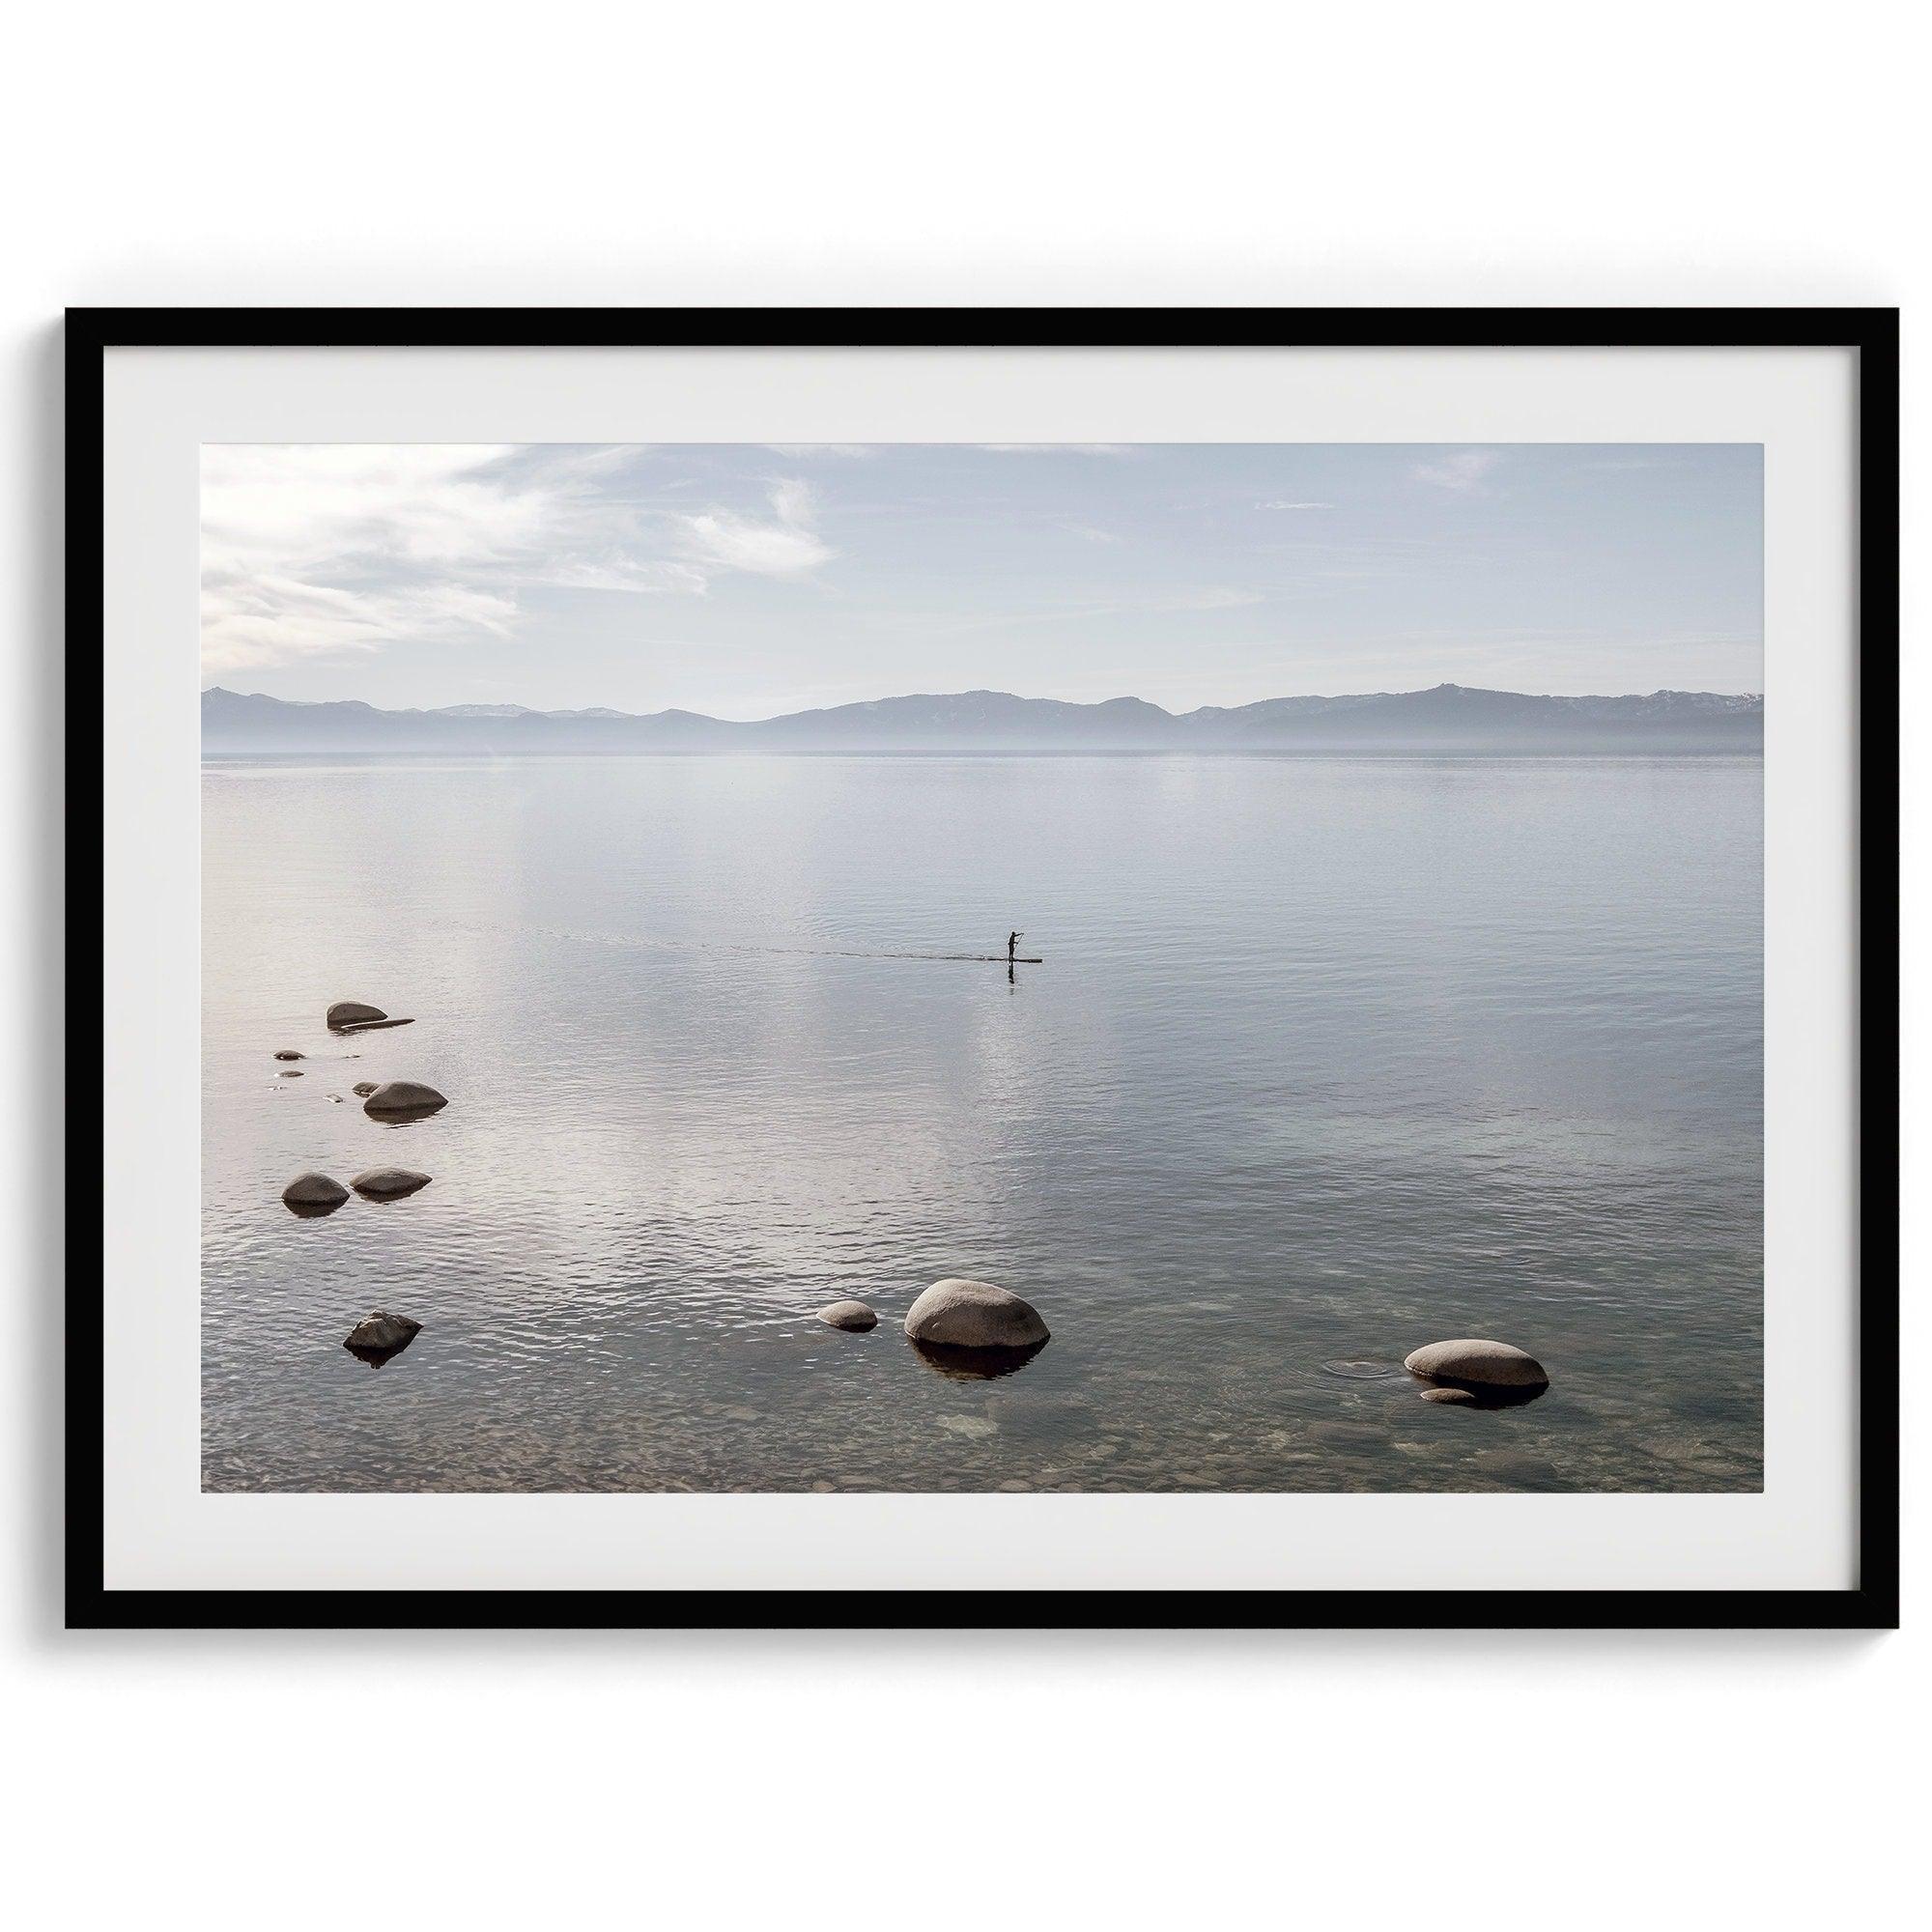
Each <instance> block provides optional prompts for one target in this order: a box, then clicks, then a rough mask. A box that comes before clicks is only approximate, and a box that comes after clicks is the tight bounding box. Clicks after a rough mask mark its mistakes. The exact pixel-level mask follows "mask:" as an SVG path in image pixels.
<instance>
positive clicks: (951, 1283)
mask: <svg viewBox="0 0 1932 1932" xmlns="http://www.w3.org/2000/svg"><path fill="white" fill-rule="evenodd" d="M905 1331H906V1334H907V1335H908V1336H909V1337H910V1338H911V1339H912V1340H913V1341H915V1342H923V1343H925V1344H927V1345H928V1346H930V1347H935V1348H942V1349H1037V1348H1038V1347H1040V1345H1041V1344H1042V1343H1044V1342H1045V1341H1046V1339H1047V1326H1046V1323H1045V1322H1044V1321H1041V1320H1040V1317H1039V1311H1038V1310H1037V1308H1035V1307H1034V1305H1033V1304H1032V1303H1031V1302H1029V1301H1022V1300H1021V1299H1020V1297H1019V1296H1018V1295H1017V1294H1014V1293H1012V1292H1011V1291H1010V1290H1009V1289H1004V1288H996V1287H995V1286H994V1285H993V1284H992V1283H991V1282H989V1281H963V1280H958V1279H955V1278H949V1279H948V1280H945V1281H936V1282H934V1283H933V1284H932V1286H931V1287H930V1288H928V1289H927V1290H926V1291H925V1293H923V1294H922V1295H921V1296H920V1297H919V1299H918V1300H917V1301H915V1302H914V1303H913V1305H912V1306H911V1307H910V1308H909V1309H907V1311H906V1319H905Z"/></svg>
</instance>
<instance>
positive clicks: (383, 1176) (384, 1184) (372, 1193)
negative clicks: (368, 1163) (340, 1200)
mask: <svg viewBox="0 0 1932 1932" xmlns="http://www.w3.org/2000/svg"><path fill="white" fill-rule="evenodd" d="M349 1184H350V1186H351V1187H353V1188H355V1191H356V1193H357V1194H363V1195H367V1196H368V1197H369V1199H370V1200H372V1201H400V1200H401V1199H402V1198H403V1196H404V1195H406V1194H414V1193H415V1192H416V1191H417V1190H418V1189H420V1188H424V1187H427V1186H428V1185H429V1176H428V1175H426V1174H417V1173H415V1172H414V1171H413V1169H411V1168H407V1167H372V1168H371V1169H370V1170H369V1171H368V1173H366V1174H358V1175H357V1176H356V1177H355V1179H354V1180H352V1181H351V1182H350V1183H349Z"/></svg>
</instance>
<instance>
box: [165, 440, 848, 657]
mask: <svg viewBox="0 0 1932 1932" xmlns="http://www.w3.org/2000/svg"><path fill="white" fill-rule="evenodd" d="M636 453H637V452H636V451H635V450H632V449H628V448H621V447H615V448H604V447H599V448H589V449H576V448H565V449H554V448H549V447H541V446H540V447H533V448H519V447H517V446H515V445H508V444H465V445H454V444H396V445H368V444H346V443H345V444H300V445H297V444H286V445H267V444H264V445H247V446H226V445H211V446H209V447H208V448H206V449H204V451H203V452H202V474H201V486H202V487H201V528H202V558H201V564H202V572H201V590H202V597H201V602H202V615H201V636H202V665H203V668H204V670H205V671H210V672H221V671H228V670H235V669H240V668H247V667H253V666H264V665H277V664H289V663H294V662H298V661H301V660H304V659H314V658H326V657H333V656H341V655H344V654H354V653H359V652H367V651H379V650H382V649H384V647H385V646H388V645H391V644H398V643H408V642H450V641H461V640H462V639H465V638H481V637H505V636H509V635H512V634H513V633H514V631H515V629H516V626H517V623H518V619H519V616H520V598H521V596H522V595H523V593H525V592H527V591H530V590H537V589H566V590H590V591H605V592H617V593H625V594H630V595H672V596H701V595H703V594H704V593H705V591H707V590H708V589H709V588H710V586H711V584H712V583H713V582H714V581H715V580H716V579H718V578H719V577H721V576H725V575H728V574H730V573H734V572H738V573H747V574H751V575H755V576H761V577H789V576H797V575H800V574H802V573H804V572H806V571H810V570H812V569H814V568H816V567H817V566H818V565H820V564H822V563H825V562H826V561H828V560H829V559H830V558H831V557H832V555H833V554H834V553H833V552H832V550H831V549H830V547H829V546H828V545H826V544H825V543H824V542H823V541H822V540H821V539H820V537H819V536H818V534H817V532H816V529H815V527H814V526H815V522H816V517H817V498H816V497H815V495H814V493H813V491H812V490H811V487H810V485H809V484H807V483H805V482H802V481H799V480H796V479H791V478H785V479H782V480H781V481H779V482H777V483H774V484H771V485H770V486H769V488H768V502H769V505H770V514H769V515H768V516H763V515H759V514H756V513H754V512H748V511H746V510H743V509H739V508H734V507H730V506H725V505H718V506H714V507H712V508H710V509H707V510H706V511H704V512H702V513H699V514H696V515H690V514H681V513H678V512H674V511H671V510H669V509H668V508H665V507H662V506H660V505H659V504H656V503H653V502H651V501H648V500H644V501H639V500H637V499H635V498H634V497H630V496H626V495H623V494H619V493H614V492H613V490H612V488H611V485H612V480H613V478H614V477H615V475H616V474H617V473H618V472H620V471H621V470H622V469H623V468H624V465H625V464H626V463H627V462H628V461H630V460H631V459H632V458H633V457H634V456H635V455H636Z"/></svg>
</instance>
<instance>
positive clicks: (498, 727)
mask: <svg viewBox="0 0 1932 1932" xmlns="http://www.w3.org/2000/svg"><path fill="white" fill-rule="evenodd" d="M201 743H202V750H203V751H204V752H213V753H251V752H325V753H336V752H341V753H375V752H398V753H466V754H471V755H474V754H477V753H485V754H491V755H506V754H507V755H515V754H519V753H551V754H554V753H573V752H574V753H648V752H687V753H689V752H758V751H763V752H1075V751H1078V752H1112V751H1121V752H1149V751H1161V752H1327V751H1351V752H1470V753H1482V752H1494V753H1506V752H1525V753H1529V752H1549V753H1560V752H1571V753H1581V752H1681V753H1710V752H1747V753H1748V752H1761V751H1762V750H1763V748H1764V699H1763V698H1762V697H1761V696H1756V695H1755V694H1749V693H1747V694H1742V695H1739V696H1729V695H1726V694H1723V693H1720V692H1711V691H1653V692H1651V693H1649V694H1648V695H1647V696H1623V697H1548V696H1531V695H1529V694H1527V693H1523V692H1515V691H1482V690H1475V689H1472V688H1470V687H1469V686H1466V685H1460V684H1438V685H1436V686H1435V687H1434V688H1433V689H1431V690H1428V691H1405V692H1387V691H1378V692H1362V693H1357V694H1354V695H1351V696H1339V697H1315V696H1309V697H1268V698H1263V699H1261V700H1260V701H1259V702H1258V703H1254V704H1240V705H1234V706H1221V705H1203V706H1202V707H1201V708H1200V709H1199V710H1196V711H1184V712H1179V713H1176V712H1172V711H1163V710H1162V709H1161V708H1160V706H1159V705H1157V704H1150V703H1148V702H1147V701H1146V700H1145V699H1143V698H1138V697H1110V698H1108V699H1106V700H1105V701H1104V702H1102V703H1098V704H1069V703H1066V702H1064V701H1063V700H1061V699H1059V698H1053V697H1016V696H1013V695H1012V694H1011V693H1010V692H1004V691H963V692H952V693H948V694H917V695H914V696H905V697H882V698H875V699H872V700H870V701H869V702H867V703H862V704H840V705H835V706H833V707H831V708H830V709H827V710H819V711H795V712H791V713H789V714H787V715H786V716H784V717H781V718H765V719H760V720H758V721H756V722H753V723H738V722H734V721H732V720H730V719H724V718H707V717H705V716H704V715H703V714H702V713H700V712H696V711H654V712H648V713H631V712H623V711H611V710H608V709H604V708H601V707H600V708H595V709H591V710H586V711H533V710H530V709H528V708H526V706H523V705H519V704H451V705H445V706H443V707H441V708H440V709H439V710H433V711H381V710H378V709H377V708H376V707H375V706H374V705H372V704H364V703H362V702H360V701H359V700H356V699H348V700H343V701H341V702H331V703H298V702H291V701H289V700H287V699H284V698H279V697H266V696H259V695H258V696H246V695H243V694H241V693H239V692H233V691H224V690H223V689H222V688H221V687H220V686H219V685H216V686H214V687H213V688H211V689H210V690H207V691H204V692H203V693H202V695H201Z"/></svg>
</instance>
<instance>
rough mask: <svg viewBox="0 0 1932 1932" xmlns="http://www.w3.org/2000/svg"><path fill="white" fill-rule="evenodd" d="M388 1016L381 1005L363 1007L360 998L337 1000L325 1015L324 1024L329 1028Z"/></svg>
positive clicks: (382, 1018) (355, 1024) (357, 1024)
mask: <svg viewBox="0 0 1932 1932" xmlns="http://www.w3.org/2000/svg"><path fill="white" fill-rule="evenodd" d="M388 1017H389V1016H388V1014H387V1013H385V1012H384V1010H383V1009H382V1008H381V1007H365V1006H364V1005H363V1004H362V1002H361V1001H360V1000H337V1001H336V1003H335V1004H334V1005H333V1006H332V1007H330V1008H329V1009H328V1011H327V1014H326V1015H325V1024H327V1026H329V1027H330V1028H335V1027H345V1026H360V1025H364V1024H366V1023H367V1022H368V1021H370V1020H385V1019H387V1018H388Z"/></svg>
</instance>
